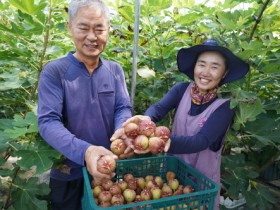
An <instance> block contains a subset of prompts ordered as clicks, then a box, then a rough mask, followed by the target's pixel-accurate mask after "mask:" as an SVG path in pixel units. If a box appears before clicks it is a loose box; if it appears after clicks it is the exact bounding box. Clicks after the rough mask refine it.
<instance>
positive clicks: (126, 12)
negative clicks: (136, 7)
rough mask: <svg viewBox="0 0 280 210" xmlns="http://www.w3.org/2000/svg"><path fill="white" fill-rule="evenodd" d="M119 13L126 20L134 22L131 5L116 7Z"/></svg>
mask: <svg viewBox="0 0 280 210" xmlns="http://www.w3.org/2000/svg"><path fill="white" fill-rule="evenodd" d="M118 12H119V13H120V15H121V16H122V17H123V18H124V19H126V20H127V21H129V22H131V23H133V22H134V11H133V8H132V7H131V6H125V7H121V8H119V9H118Z"/></svg>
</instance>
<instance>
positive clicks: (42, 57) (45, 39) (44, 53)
mask: <svg viewBox="0 0 280 210" xmlns="http://www.w3.org/2000/svg"><path fill="white" fill-rule="evenodd" d="M51 18H52V0H49V13H48V18H47V21H46V24H45V27H46V31H45V35H44V45H43V46H44V47H43V51H42V54H41V58H40V62H39V66H38V75H37V80H36V83H35V85H34V89H33V90H32V92H31V96H34V95H35V93H36V91H37V89H38V82H39V77H40V72H41V70H42V68H43V65H44V60H45V56H46V51H47V47H48V44H49V36H50V25H51Z"/></svg>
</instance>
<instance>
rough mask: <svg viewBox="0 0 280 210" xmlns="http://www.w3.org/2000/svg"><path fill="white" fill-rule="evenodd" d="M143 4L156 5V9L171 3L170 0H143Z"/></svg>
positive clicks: (163, 7) (167, 6) (166, 6)
mask: <svg viewBox="0 0 280 210" xmlns="http://www.w3.org/2000/svg"><path fill="white" fill-rule="evenodd" d="M143 4H144V5H146V4H147V5H148V6H151V7H157V8H158V9H165V8H169V7H170V6H171V5H172V1H171V0H144V1H143Z"/></svg>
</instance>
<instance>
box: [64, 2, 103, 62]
mask: <svg viewBox="0 0 280 210" xmlns="http://www.w3.org/2000/svg"><path fill="white" fill-rule="evenodd" d="M68 30H69V33H70V35H71V36H72V38H73V41H74V44H75V46H76V53H75V56H76V57H77V58H78V59H79V60H85V59H97V58H98V57H99V55H100V54H101V53H102V52H103V51H104V49H105V46H106V43H107V40H108V36H109V25H108V19H107V17H106V16H105V15H104V14H102V12H101V10H100V9H98V8H93V7H82V8H81V9H80V10H79V11H78V12H77V15H76V17H75V18H74V19H73V20H72V22H71V23H68Z"/></svg>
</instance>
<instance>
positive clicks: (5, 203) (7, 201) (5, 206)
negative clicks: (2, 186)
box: [2, 166, 20, 210]
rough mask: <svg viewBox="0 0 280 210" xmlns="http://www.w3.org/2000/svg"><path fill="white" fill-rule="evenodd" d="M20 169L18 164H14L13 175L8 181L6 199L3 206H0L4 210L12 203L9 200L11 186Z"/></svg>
mask: <svg viewBox="0 0 280 210" xmlns="http://www.w3.org/2000/svg"><path fill="white" fill-rule="evenodd" d="M19 170H20V167H19V166H16V167H15V173H14V176H13V179H12V181H11V183H10V186H9V190H8V195H7V199H6V201H5V202H4V206H3V207H2V210H6V209H8V208H9V207H10V205H11V204H12V202H10V198H11V194H12V186H13V183H14V181H15V179H16V177H17V174H18V172H19Z"/></svg>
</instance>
